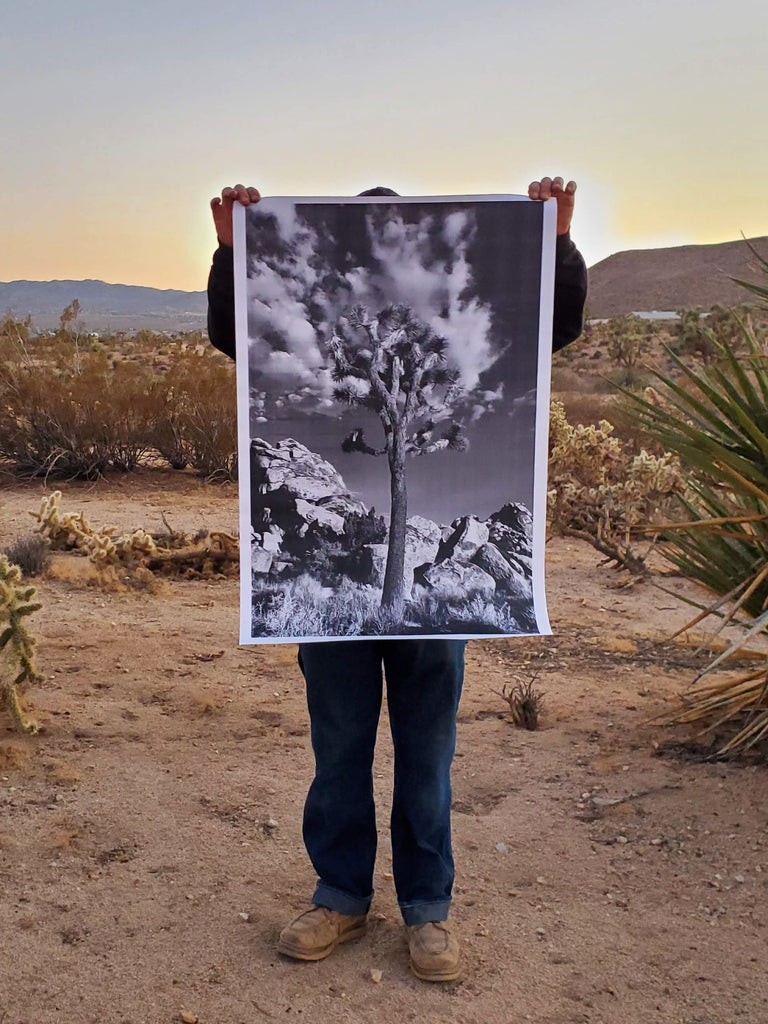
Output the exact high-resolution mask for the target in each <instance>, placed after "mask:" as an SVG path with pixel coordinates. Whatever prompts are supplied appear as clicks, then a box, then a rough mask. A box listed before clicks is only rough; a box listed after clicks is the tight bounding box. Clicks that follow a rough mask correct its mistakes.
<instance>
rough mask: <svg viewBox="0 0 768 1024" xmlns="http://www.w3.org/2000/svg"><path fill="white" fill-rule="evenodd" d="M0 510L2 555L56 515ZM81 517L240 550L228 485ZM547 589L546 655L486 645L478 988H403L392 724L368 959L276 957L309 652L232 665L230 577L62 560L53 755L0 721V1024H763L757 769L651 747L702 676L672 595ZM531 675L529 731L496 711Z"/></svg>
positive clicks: (474, 963) (466, 932) (51, 670)
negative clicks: (226, 540)
mask: <svg viewBox="0 0 768 1024" xmlns="http://www.w3.org/2000/svg"><path fill="white" fill-rule="evenodd" d="M1 486H2V491H1V493H0V505H1V509H0V548H2V547H3V546H5V545H7V544H8V543H10V542H11V541H12V540H14V539H15V538H16V537H17V536H19V535H21V534H22V533H26V532H28V531H29V530H30V528H31V526H33V525H34V524H33V522H32V520H31V518H30V517H29V515H28V510H29V509H32V508H36V507H37V506H38V504H39V500H40V497H41V496H42V495H43V494H46V493H50V491H51V490H52V489H53V487H52V486H51V485H49V486H48V487H45V486H43V484H41V483H40V482H37V483H26V484H24V483H14V482H11V481H9V480H8V479H7V478H6V479H4V480H3V482H2V485H1ZM62 490H63V491H64V500H63V504H64V506H65V507H66V508H67V509H69V510H71V511H79V510H80V509H84V510H85V511H86V514H87V515H88V516H89V518H90V519H91V520H92V521H93V522H94V523H97V524H103V523H113V524H115V525H117V526H119V527H121V528H125V529H128V528H131V529H132V528H135V527H138V526H142V527H145V528H147V529H149V530H158V529H161V528H162V522H161V513H163V512H164V513H165V515H166V516H167V518H168V519H169V520H170V521H171V523H172V524H173V526H174V527H176V528H183V529H188V530H196V529H198V528H200V527H206V528H218V529H234V528H235V527H236V524H237V511H236V489H235V487H234V486H233V485H223V486H214V485H207V484H204V483H202V482H200V481H198V480H197V479H196V478H194V477H191V476H188V475H186V474H179V473H172V472H167V473H164V472H159V471H158V472H151V471H142V472H141V473H138V474H136V475H135V476H131V477H128V476H125V477H112V478H110V479H109V480H106V481H100V482H98V483H97V484H76V483H70V484H66V485H64V486H63V488H62ZM547 579H548V584H547V587H548V599H549V610H550V616H551V619H552V623H553V628H554V635H553V636H552V637H542V638H535V639H513V640H484V641H474V642H472V643H470V644H469V647H468V651H467V675H466V687H465V693H464V697H463V700H462V707H461V711H460V716H459V734H458V750H457V757H456V762H455V768H454V773H453V783H454V812H455V813H454V819H453V821H454V852H455V857H456V865H457V874H456V888H455V902H454V908H453V911H452V919H453V921H454V922H455V924H456V927H457V929H458V930H459V933H460V936H461V945H462V949H463V960H464V976H463V979H462V980H461V981H460V982H458V983H454V984H450V985H430V984H427V983H424V982H420V981H418V980H417V979H416V978H415V977H413V976H412V975H411V974H410V972H409V969H408V957H407V948H406V945H405V939H404V931H403V927H402V925H401V922H400V918H399V914H398V910H397V904H396V900H395V895H394V891H393V886H392V881H391V863H390V857H389V845H388V834H387V831H388V830H387V818H388V806H389V800H390V794H391V769H392V749H391V743H390V741H389V737H388V732H387V729H386V709H385V712H384V714H383V719H382V727H381V731H380V741H379V745H378V748H377V760H376V766H375V786H376V792H377V800H378V806H379V809H380V814H379V820H380V836H381V841H380V848H379V859H378V864H377V875H376V889H377V892H376V897H375V900H374V905H373V909H372V915H371V922H370V928H369V931H368V934H367V935H366V936H365V937H364V938H363V939H361V940H360V941H358V942H355V943H351V944H349V945H346V946H343V947H340V948H339V949H338V950H337V951H336V952H335V953H334V954H333V955H332V956H331V957H330V958H329V959H327V960H325V961H322V962H319V963H314V964H303V963H295V962H293V961H290V960H288V959H284V958H282V957H280V956H279V955H278V954H277V953H276V952H275V940H276V937H277V935H278V932H279V931H280V928H281V927H282V926H283V925H284V924H285V923H286V921H287V920H288V919H289V918H290V917H291V916H293V915H294V914H295V913H297V912H299V911H300V910H302V909H305V908H306V907H307V906H308V899H309V897H310V896H311V893H312V888H313V884H314V875H313V872H312V868H311V865H310V864H309V862H308V859H307V857H306V854H305V852H304V848H303V845H302V841H301V812H302V803H303V799H304V793H305V790H306V787H307V785H308V783H309V781H310V779H311V772H312V755H311V749H310V743H309V735H308V721H307V713H306V708H305V704H304V695H303V687H302V680H301V676H300V673H299V671H298V669H297V667H296V650H295V647H292V646H277V645H267V646H258V647H248V648H245V647H238V645H237V607H238V584H237V581H236V580H234V579H229V580H218V581H181V580H174V581H169V582H165V583H164V584H163V586H162V589H161V591H160V593H158V594H150V593H146V592H136V591H133V590H126V591H125V592H121V591H119V590H114V589H105V588H104V587H101V586H99V585H98V581H97V580H96V579H95V578H94V571H93V570H92V569H91V567H90V566H89V564H88V562H87V561H86V560H85V559H84V558H82V557H80V556H78V555H75V554H62V555H58V556H57V557H56V559H55V560H54V564H53V567H52V570H51V571H50V572H49V573H48V575H47V576H46V577H44V578H43V579H41V580H39V581H37V588H38V591H37V592H38V596H39V598H40V599H41V600H42V601H43V604H44V607H43V609H42V611H40V612H38V613H37V614H36V615H35V616H34V617H33V619H32V622H31V625H32V627H33V629H34V631H35V633H36V635H37V636H38V638H39V643H38V664H39V667H40V669H41V671H43V672H44V673H45V676H46V679H45V682H44V683H42V684H40V685H37V686H35V687H34V688H32V689H31V690H30V691H29V692H28V697H29V701H30V703H31V704H32V705H33V707H34V713H35V715H36V717H37V719H38V721H39V722H40V724H41V726H42V732H41V733H40V734H39V735H38V736H31V737H25V736H20V735H19V734H17V733H13V732H11V730H10V728H8V727H7V726H8V722H7V720H6V719H3V720H2V722H0V730H1V731H0V934H2V958H1V959H0V1022H2V1024H64V1022H67V1024H69V1022H78V1024H118V1022H119V1024H170V1022H173V1021H180V1020H188V1021H193V1020H198V1021H199V1024H253V1022H261V1021H270V1020H271V1021H278V1020H280V1021H300V1020H303V1021H306V1022H308V1024H309V1022H311V1024H331V1022H333V1024H342V1022H350V1024H352V1022H354V1024H383V1022H391V1021H398V1022H408V1021H418V1022H419V1024H445V1022H456V1024H516V1022H518V1021H519V1022H524V1021H532V1022H535V1024H651V1022H652V1024H765V1021H766V1020H768V977H767V976H766V972H765V948H766V945H765V944H766V923H767V921H768V900H767V899H766V897H767V896H768V836H767V835H766V818H767V817H768V771H767V769H766V764H765V760H763V761H762V763H761V762H760V761H759V760H757V759H755V760H752V761H750V760H742V761H736V762H728V763H717V762H712V761H707V760H706V759H704V757H703V754H705V753H706V744H707V743H708V742H709V740H708V739H707V737H705V738H704V739H703V740H702V741H700V743H699V745H696V744H691V742H690V738H689V733H687V732H685V731H684V730H682V729H674V730H671V729H669V728H664V727H663V726H661V725H660V724H659V723H658V722H650V721H649V720H650V719H651V717H652V716H653V715H656V714H658V713H659V712H661V711H663V710H664V709H665V708H666V707H669V708H673V707H676V706H677V704H678V703H679V694H681V693H682V692H683V691H684V690H685V689H686V687H687V686H688V685H689V683H690V682H691V680H692V678H693V676H694V675H695V671H696V667H697V666H699V667H700V666H702V665H703V664H704V660H703V658H702V656H701V655H698V654H697V653H696V649H695V638H694V640H689V641H687V642H686V641H685V640H684V641H679V642H670V641H669V636H670V634H671V633H672V632H673V631H674V629H675V628H677V627H678V626H679V625H682V624H683V623H684V622H685V621H686V620H687V619H688V618H689V617H690V609H689V608H688V607H687V606H686V605H684V604H683V603H682V602H680V601H678V600H677V599H676V598H675V597H674V596H671V595H669V594H667V593H664V592H662V591H661V590H659V589H657V588H656V587H655V586H654V585H653V583H652V582H643V583H639V584H636V585H634V586H632V587H629V588H627V589H619V588H617V586H616V585H617V584H618V583H620V582H621V580H620V579H619V577H618V576H617V575H616V574H615V573H614V572H612V571H611V570H610V569H608V568H606V567H601V566H599V565H598V556H597V555H596V553H595V552H594V551H593V550H592V549H591V548H589V547H586V546H583V545H580V544H578V543H576V542H570V541H568V542H566V541H563V540H558V539H554V540H552V541H551V543H550V544H549V545H548V549H547ZM662 582H663V584H664V586H666V587H668V588H670V589H672V590H674V591H676V592H680V593H688V594H692V593H693V592H694V589H693V587H692V585H690V584H688V583H685V582H684V581H682V580H680V579H679V578H676V577H665V578H664V579H663V581H662ZM534 675H535V677H536V681H535V685H536V687H537V689H538V690H540V691H541V692H542V693H543V694H544V704H543V709H542V716H541V724H540V728H539V729H538V730H536V731H531V732H529V731H525V730H521V729H518V728H516V727H515V726H514V725H513V723H512V721H511V717H510V715H509V713H508V710H507V705H506V704H505V702H504V700H503V699H502V697H501V695H500V693H501V691H502V690H503V688H504V686H505V685H506V686H507V688H509V686H511V685H513V684H514V683H515V682H516V681H527V680H529V679H531V678H532V677H533V676H534ZM701 743H704V744H705V746H704V747H702V746H701ZM379 972H380V974H379Z"/></svg>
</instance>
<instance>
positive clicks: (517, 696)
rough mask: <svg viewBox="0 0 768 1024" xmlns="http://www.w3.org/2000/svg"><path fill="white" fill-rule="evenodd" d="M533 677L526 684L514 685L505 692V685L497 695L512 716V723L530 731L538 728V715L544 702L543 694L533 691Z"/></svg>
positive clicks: (534, 680)
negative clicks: (503, 701) (505, 703)
mask: <svg viewBox="0 0 768 1024" xmlns="http://www.w3.org/2000/svg"><path fill="white" fill-rule="evenodd" d="M535 682H536V679H535V677H534V678H533V679H529V680H528V682H527V683H515V685H514V686H513V687H512V688H511V689H510V690H507V686H506V683H505V684H504V687H503V689H502V691H501V693H500V694H499V696H500V697H502V698H503V699H504V700H505V701H506V702H507V704H508V705H509V710H510V712H511V714H512V721H513V722H514V724H515V725H516V726H517V727H518V728H519V729H529V730H531V731H533V730H535V729H538V727H539V713H540V712H541V706H542V704H543V702H544V694H543V693H539V692H538V691H537V690H535V689H534V683H535Z"/></svg>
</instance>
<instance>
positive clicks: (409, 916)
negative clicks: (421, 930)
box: [400, 900, 451, 925]
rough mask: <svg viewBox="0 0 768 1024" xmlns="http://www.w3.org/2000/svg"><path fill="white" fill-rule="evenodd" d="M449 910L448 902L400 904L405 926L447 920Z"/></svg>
mask: <svg viewBox="0 0 768 1024" xmlns="http://www.w3.org/2000/svg"><path fill="white" fill-rule="evenodd" d="M450 908H451V901H450V900H433V901H432V902H431V903H401V904H400V913H401V914H402V915H403V921H404V922H405V923H406V924H407V925H414V924H427V922H428V921H445V920H447V918H448V911H449V910H450Z"/></svg>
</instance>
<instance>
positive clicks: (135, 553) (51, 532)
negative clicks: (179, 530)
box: [30, 491, 157, 569]
mask: <svg viewBox="0 0 768 1024" xmlns="http://www.w3.org/2000/svg"><path fill="white" fill-rule="evenodd" d="M30 515H31V516H33V517H34V518H35V519H36V520H37V521H38V523H39V524H40V525H39V526H38V532H39V533H41V534H42V535H43V536H46V537H47V538H48V540H49V541H50V542H51V546H52V547H56V548H60V549H62V548H63V549H64V550H72V549H76V550H79V551H82V552H83V553H84V554H86V555H88V557H89V558H90V560H91V561H92V562H93V563H94V565H96V566H97V567H98V568H100V569H103V568H105V567H106V566H108V565H126V564H130V563H133V562H136V561H139V560H141V558H143V557H144V556H145V555H147V554H151V553H154V552H155V551H156V550H157V546H156V544H155V542H154V540H153V538H152V536H151V535H150V534H148V533H147V532H146V530H135V531H134V532H133V533H130V534H122V535H121V536H119V537H115V532H116V527H114V526H103V527H102V528H101V529H99V530H97V529H94V527H92V526H91V524H90V523H89V522H88V520H87V519H86V518H85V513H83V512H78V513H77V515H75V514H73V513H71V512H63V511H62V509H61V491H54V492H53V494H51V495H50V496H49V497H47V498H43V500H42V503H41V505H40V511H39V512H31V513H30Z"/></svg>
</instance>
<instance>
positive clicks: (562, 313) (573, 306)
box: [208, 234, 587, 359]
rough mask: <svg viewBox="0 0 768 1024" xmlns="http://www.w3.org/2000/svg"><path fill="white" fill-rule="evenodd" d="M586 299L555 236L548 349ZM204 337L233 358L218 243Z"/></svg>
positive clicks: (573, 256)
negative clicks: (553, 285) (550, 336)
mask: <svg viewBox="0 0 768 1024" xmlns="http://www.w3.org/2000/svg"><path fill="white" fill-rule="evenodd" d="M586 298H587V268H586V265H585V263H584V260H583V258H582V256H581V253H580V252H579V250H578V249H577V248H576V246H575V245H574V244H573V242H572V241H571V236H570V234H567V235H559V236H558V238H557V244H556V249H555V308H554V319H553V323H552V350H553V352H558V351H559V350H560V349H561V348H565V346H566V345H570V343H571V342H572V341H575V340H576V338H578V337H579V335H580V334H581V332H582V330H583V327H584V303H585V301H586ZM208 337H209V338H210V339H211V344H213V345H214V346H215V347H216V348H217V349H219V351H221V352H224V354H225V355H228V356H229V357H230V358H231V359H234V358H235V282H234V265H233V253H232V249H231V248H230V247H229V246H226V245H220V246H219V248H218V249H217V250H216V252H215V253H214V254H213V266H212V267H211V272H210V274H209V276H208Z"/></svg>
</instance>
